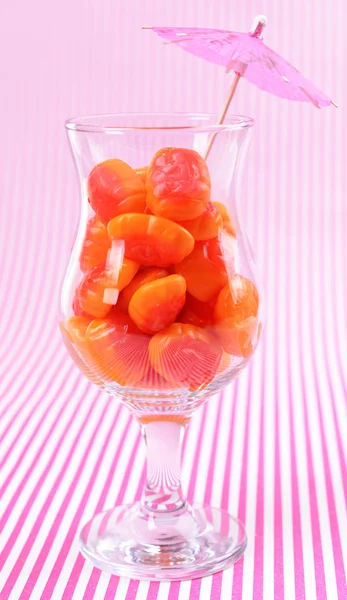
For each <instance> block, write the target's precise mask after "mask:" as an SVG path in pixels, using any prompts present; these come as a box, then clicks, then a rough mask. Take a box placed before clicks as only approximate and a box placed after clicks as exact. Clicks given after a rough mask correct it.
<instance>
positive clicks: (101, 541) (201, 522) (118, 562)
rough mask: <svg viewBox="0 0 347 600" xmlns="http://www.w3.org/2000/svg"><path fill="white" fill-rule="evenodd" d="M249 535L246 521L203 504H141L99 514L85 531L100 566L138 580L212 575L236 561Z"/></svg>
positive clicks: (88, 550)
mask: <svg viewBox="0 0 347 600" xmlns="http://www.w3.org/2000/svg"><path fill="white" fill-rule="evenodd" d="M246 545H247V538H246V534H245V530H244V527H243V525H242V523H240V521H238V520H237V519H235V518H233V517H231V516H230V515H229V514H228V513H226V512H225V511H223V510H220V509H218V508H210V507H201V506H197V505H193V506H189V507H185V508H184V509H180V510H176V511H168V512H167V513H164V512H163V513H159V514H158V512H155V513H154V512H152V511H147V510H144V509H143V508H142V507H141V505H140V504H139V503H137V504H133V505H124V506H118V507H117V508H115V509H112V510H109V511H106V512H104V513H101V514H98V515H96V516H95V517H94V518H93V519H92V520H91V521H90V522H89V523H88V524H87V525H86V526H85V527H84V528H83V530H82V532H81V552H82V554H83V556H84V557H85V558H87V559H88V560H89V561H91V562H92V563H93V565H94V566H95V567H98V568H99V569H102V570H103V571H107V572H108V573H112V574H114V575H121V576H124V577H129V578H132V579H149V580H157V581H158V580H161V581H165V580H166V581H172V580H175V579H177V580H182V579H195V578H197V577H204V576H206V575H211V574H212V573H215V572H216V571H220V570H222V569H225V568H227V567H229V566H230V565H232V564H233V563H234V562H236V561H237V560H238V559H239V558H240V557H241V556H242V555H243V553H244V551H245V548H246Z"/></svg>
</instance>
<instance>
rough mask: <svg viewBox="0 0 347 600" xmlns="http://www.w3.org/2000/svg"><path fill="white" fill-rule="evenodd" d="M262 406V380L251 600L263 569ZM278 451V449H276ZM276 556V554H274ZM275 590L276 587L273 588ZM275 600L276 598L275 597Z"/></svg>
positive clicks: (259, 592) (258, 596)
mask: <svg viewBox="0 0 347 600" xmlns="http://www.w3.org/2000/svg"><path fill="white" fill-rule="evenodd" d="M263 370H265V353H264V354H263ZM264 404H265V385H264V380H263V385H262V391H261V397H260V422H259V431H260V437H259V457H258V483H257V501H256V530H255V540H254V575H253V600H262V598H263V569H264ZM277 450H278V449H277ZM275 555H276V552H275ZM275 590H276V587H275ZM275 598H276V600H277V596H276V595H275Z"/></svg>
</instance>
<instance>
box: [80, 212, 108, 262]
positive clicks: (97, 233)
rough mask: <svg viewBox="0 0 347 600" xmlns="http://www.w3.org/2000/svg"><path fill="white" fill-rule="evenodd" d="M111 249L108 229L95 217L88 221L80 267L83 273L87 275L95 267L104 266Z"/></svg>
mask: <svg viewBox="0 0 347 600" xmlns="http://www.w3.org/2000/svg"><path fill="white" fill-rule="evenodd" d="M110 248H111V240H110V237H109V235H108V232H107V227H106V226H105V225H104V224H103V223H102V222H101V221H100V219H99V218H98V217H97V216H96V215H95V216H94V217H92V218H91V219H89V221H88V224H87V230H86V235H85V237H84V241H83V246H82V250H81V254H80V267H81V270H82V271H83V273H86V272H87V271H89V269H92V268H93V267H97V266H98V265H100V264H104V263H105V262H106V258H107V252H108V250H109V249H110Z"/></svg>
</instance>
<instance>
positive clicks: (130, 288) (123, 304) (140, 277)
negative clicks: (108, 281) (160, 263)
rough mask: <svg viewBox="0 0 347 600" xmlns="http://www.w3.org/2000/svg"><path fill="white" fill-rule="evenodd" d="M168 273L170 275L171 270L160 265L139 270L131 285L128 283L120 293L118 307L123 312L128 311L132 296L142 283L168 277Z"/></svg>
mask: <svg viewBox="0 0 347 600" xmlns="http://www.w3.org/2000/svg"><path fill="white" fill-rule="evenodd" d="M168 275H170V273H169V271H167V270H166V269H161V268H160V267H147V268H146V269H142V271H139V272H138V273H137V274H136V275H135V277H134V279H132V280H131V282H130V283H129V285H127V286H126V287H125V288H124V289H123V290H122V291H121V293H120V294H119V298H118V302H117V308H118V309H119V310H121V311H123V312H128V307H129V302H130V300H131V298H132V297H133V295H134V294H135V292H136V291H137V290H138V289H139V288H140V287H141V286H142V285H144V284H145V283H148V282H149V281H154V280H155V279H161V278H162V277H167V276H168Z"/></svg>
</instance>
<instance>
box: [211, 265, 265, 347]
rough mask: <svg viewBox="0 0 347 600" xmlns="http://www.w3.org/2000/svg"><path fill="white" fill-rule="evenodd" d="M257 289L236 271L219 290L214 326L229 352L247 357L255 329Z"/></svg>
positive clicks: (257, 304) (257, 303) (256, 320)
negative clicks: (228, 282) (227, 283)
mask: <svg viewBox="0 0 347 600" xmlns="http://www.w3.org/2000/svg"><path fill="white" fill-rule="evenodd" d="M258 306H259V297H258V291H257V288H256V287H255V285H254V283H253V282H252V281H250V280H249V279H246V278H245V277H242V276H241V275H235V276H234V277H233V279H232V280H231V281H230V284H229V285H227V286H225V288H223V289H222V291H221V292H220V294H219V296H218V298H217V302H216V306H215V310H214V322H215V329H216V331H217V333H218V336H219V338H220V341H221V344H222V346H223V348H224V350H225V351H226V352H228V354H232V355H233V356H243V357H245V358H246V357H248V356H249V355H250V354H251V353H252V351H253V339H254V336H255V335H256V332H257V330H258V326H259V322H258V319H257V314H258Z"/></svg>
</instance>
